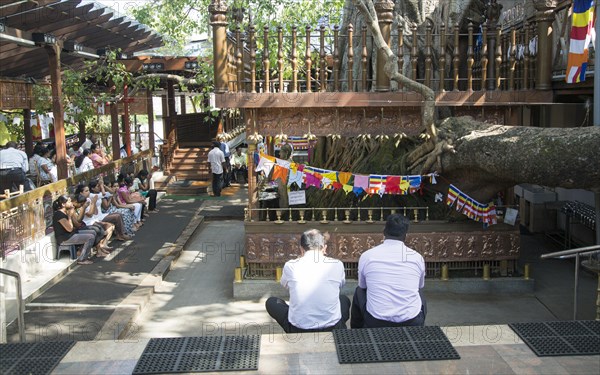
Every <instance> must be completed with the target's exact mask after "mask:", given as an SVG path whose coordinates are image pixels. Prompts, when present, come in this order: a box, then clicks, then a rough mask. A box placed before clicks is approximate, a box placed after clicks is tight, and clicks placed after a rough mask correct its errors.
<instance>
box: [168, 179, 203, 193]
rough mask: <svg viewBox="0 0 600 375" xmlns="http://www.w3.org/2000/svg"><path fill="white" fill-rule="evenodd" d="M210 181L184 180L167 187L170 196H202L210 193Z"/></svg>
mask: <svg viewBox="0 0 600 375" xmlns="http://www.w3.org/2000/svg"><path fill="white" fill-rule="evenodd" d="M210 185H211V182H210V181H193V180H183V181H176V182H173V183H171V184H169V186H167V194H170V195H202V194H206V193H207V192H208V187H209V186H210Z"/></svg>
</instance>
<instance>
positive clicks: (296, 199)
mask: <svg viewBox="0 0 600 375" xmlns="http://www.w3.org/2000/svg"><path fill="white" fill-rule="evenodd" d="M288 201H289V205H290V206H292V205H296V204H306V191H305V190H298V191H290V192H288Z"/></svg>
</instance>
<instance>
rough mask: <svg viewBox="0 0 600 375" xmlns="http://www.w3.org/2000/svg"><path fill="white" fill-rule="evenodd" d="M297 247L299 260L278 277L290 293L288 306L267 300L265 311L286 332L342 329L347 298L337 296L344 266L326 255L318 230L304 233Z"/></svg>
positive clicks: (344, 322)
mask: <svg viewBox="0 0 600 375" xmlns="http://www.w3.org/2000/svg"><path fill="white" fill-rule="evenodd" d="M300 246H301V248H302V251H303V255H302V257H300V258H298V259H294V260H290V261H288V262H286V264H285V266H284V267H283V274H282V276H281V285H283V286H284V287H285V288H287V289H289V291H290V304H289V305H288V304H287V303H285V301H284V300H282V299H281V298H277V297H270V298H269V299H267V301H266V303H265V307H266V309H267V312H268V313H269V315H271V317H272V318H273V319H275V320H276V321H277V323H279V325H280V326H281V328H283V330H284V331H285V332H287V333H299V332H324V331H331V330H333V329H336V328H342V329H345V328H346V322H347V321H348V318H349V315H350V299H348V297H346V296H345V295H340V289H341V288H342V286H343V285H344V284H345V283H346V277H345V274H344V264H343V263H342V262H341V261H339V260H337V259H333V258H329V257H327V256H326V255H325V250H326V249H327V244H326V243H325V237H324V236H323V234H322V233H321V232H320V231H318V230H317V229H310V230H307V231H306V232H304V233H303V234H302V237H301V238H300Z"/></svg>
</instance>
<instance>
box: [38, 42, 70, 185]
mask: <svg viewBox="0 0 600 375" xmlns="http://www.w3.org/2000/svg"><path fill="white" fill-rule="evenodd" d="M44 48H45V49H46V52H48V64H49V67H50V84H51V87H52V113H53V114H54V140H55V142H56V168H57V171H58V179H59V180H62V179H65V178H67V177H69V175H68V169H67V146H66V142H65V117H64V116H65V114H64V109H63V104H62V78H61V75H60V51H61V50H62V46H61V45H59V44H58V43H54V44H49V45H46V46H45V47H44Z"/></svg>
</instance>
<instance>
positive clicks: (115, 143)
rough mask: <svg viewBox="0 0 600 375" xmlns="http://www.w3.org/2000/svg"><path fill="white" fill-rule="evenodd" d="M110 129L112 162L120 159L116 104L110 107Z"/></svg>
mask: <svg viewBox="0 0 600 375" xmlns="http://www.w3.org/2000/svg"><path fill="white" fill-rule="evenodd" d="M110 125H111V127H110V129H111V133H112V137H111V138H112V157H113V160H119V159H120V158H121V150H120V146H119V107H118V106H117V104H116V103H113V104H111V105H110Z"/></svg>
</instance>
